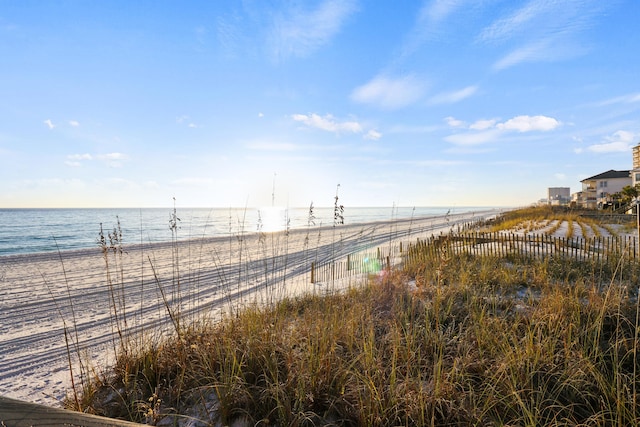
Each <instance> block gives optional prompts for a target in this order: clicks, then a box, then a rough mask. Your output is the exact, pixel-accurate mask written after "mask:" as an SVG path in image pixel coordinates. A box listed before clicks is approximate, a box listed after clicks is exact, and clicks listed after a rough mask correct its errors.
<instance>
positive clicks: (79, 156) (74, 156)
mask: <svg viewBox="0 0 640 427" xmlns="http://www.w3.org/2000/svg"><path fill="white" fill-rule="evenodd" d="M67 159H69V160H91V159H93V156H91V154H88V153H84V154H70V155H68V156H67Z"/></svg>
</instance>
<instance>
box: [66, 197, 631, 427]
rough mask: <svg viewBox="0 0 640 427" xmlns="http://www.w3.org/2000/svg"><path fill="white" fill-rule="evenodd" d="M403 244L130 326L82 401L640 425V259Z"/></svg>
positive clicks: (152, 415) (95, 405)
mask: <svg viewBox="0 0 640 427" xmlns="http://www.w3.org/2000/svg"><path fill="white" fill-rule="evenodd" d="M309 216H310V218H311V217H312V216H313V209H312V207H311V208H310V214H309ZM524 217H525V216H523V218H524ZM310 222H311V219H310ZM411 250H412V251H422V250H424V254H423V255H424V256H407V261H406V262H405V263H404V265H403V266H402V268H399V269H396V270H393V271H392V270H385V271H383V272H381V273H380V274H376V275H373V276H371V277H370V280H369V281H368V282H366V283H363V284H362V286H361V287H356V288H350V289H349V290H347V291H345V292H337V291H330V292H326V293H324V294H312V295H306V296H303V297H298V298H286V297H285V298H273V299H270V300H269V304H261V303H258V302H256V303H255V304H252V305H249V306H243V307H242V308H240V307H238V308H237V309H236V310H233V311H231V312H229V313H227V315H226V316H224V318H222V319H213V318H212V317H208V316H207V315H206V314H204V315H202V316H201V317H199V318H198V319H195V321H192V322H186V321H182V322H174V325H176V328H177V329H178V330H176V333H175V334H174V335H173V336H172V337H169V338H167V337H164V338H161V337H160V336H154V335H152V334H148V335H147V336H146V338H145V339H144V340H130V341H128V346H129V347H128V348H127V351H126V352H120V353H119V355H118V358H117V362H116V364H115V366H114V367H113V370H111V371H108V372H105V373H103V374H101V375H98V376H96V377H95V378H94V382H93V383H92V385H91V387H90V388H87V391H88V393H85V394H83V395H81V396H80V397H79V398H78V402H79V403H78V404H79V405H80V406H81V409H82V410H83V411H86V412H91V413H97V414H100V415H107V416H111V417H119V418H124V419H129V420H133V421H139V422H145V423H148V424H162V425H172V423H173V424H176V425H178V423H180V422H186V420H188V419H190V420H191V421H192V422H195V419H199V420H201V422H202V423H203V424H202V425H206V423H211V424H215V423H220V424H221V425H229V424H231V423H238V424H239V425H279V426H285V425H286V426H319V425H343V426H365V425H366V426H388V425H412V426H413V425H433V426H436V425H495V426H500V425H502V426H506V425H526V426H539V425H545V426H549V425H551V426H554V425H556V426H560V425H563V426H564V425H575V426H578V425H580V426H588V425H593V426H596V425H598V426H599V425H612V426H613V425H619V426H622V425H624V426H627V425H631V426H633V425H640V404H639V402H638V388H639V386H640V376H639V375H638V367H639V366H638V363H639V361H638V357H637V351H638V344H640V340H639V335H638V322H639V320H640V318H639V312H640V306H639V303H638V282H639V277H640V274H639V271H638V270H640V269H638V266H632V265H629V263H622V262H621V263H617V262H615V261H614V262H612V263H610V264H607V265H597V266H596V265H595V264H590V263H585V262H578V261H572V260H568V259H557V258H547V259H538V260H536V259H531V258H519V257H515V256H510V257H505V258H499V257H493V256H480V257H472V256H468V255H459V254H453V253H450V252H448V251H447V250H446V245H442V246H441V247H440V249H439V250H438V251H429V250H425V249H424V248H423V247H421V246H420V245H416V246H414V247H412V249H411ZM408 260H416V261H412V262H409V261H408ZM110 265H113V264H110ZM265 268H268V266H265ZM265 274H268V273H267V272H265ZM116 290H117V287H116ZM114 292H115V290H114ZM279 296H281V295H279ZM115 299H116V301H117V298H115ZM116 306H117V305H116ZM169 308H170V307H168V308H167V313H168V315H170V313H172V311H171V310H170V309H169ZM174 313H175V311H174ZM114 321H115V319H114ZM121 323H122V322H121Z"/></svg>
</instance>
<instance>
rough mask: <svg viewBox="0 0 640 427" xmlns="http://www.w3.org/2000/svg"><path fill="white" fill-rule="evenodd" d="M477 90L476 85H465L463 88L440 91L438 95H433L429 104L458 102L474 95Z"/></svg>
mask: <svg viewBox="0 0 640 427" xmlns="http://www.w3.org/2000/svg"><path fill="white" fill-rule="evenodd" d="M477 91H478V86H467V87H465V88H463V89H460V90H456V91H453V92H446V93H440V94H438V95H435V96H433V97H432V98H431V99H430V100H429V103H430V104H455V103H456V102H460V101H462V100H463V99H466V98H469V97H470V96H473V95H475V93H476V92H477Z"/></svg>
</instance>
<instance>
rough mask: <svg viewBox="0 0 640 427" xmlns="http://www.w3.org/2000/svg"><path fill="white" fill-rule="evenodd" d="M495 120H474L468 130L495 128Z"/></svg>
mask: <svg viewBox="0 0 640 427" xmlns="http://www.w3.org/2000/svg"><path fill="white" fill-rule="evenodd" d="M496 121H497V120H496V119H491V120H476V121H475V122H473V123H472V124H471V125H469V129H472V130H485V129H491V128H492V127H494V126H495V124H496Z"/></svg>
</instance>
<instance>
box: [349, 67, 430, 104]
mask: <svg viewBox="0 0 640 427" xmlns="http://www.w3.org/2000/svg"><path fill="white" fill-rule="evenodd" d="M425 90H426V84H425V83H424V82H423V81H422V80H420V79H418V78H417V77H415V76H413V75H407V76H402V77H395V78H390V77H386V76H377V77H375V78H373V80H371V81H369V82H368V83H365V84H364V85H362V86H360V87H357V88H356V89H354V90H353V92H352V93H351V100H353V101H355V102H358V103H362V104H371V105H375V106H377V107H380V108H384V109H391V110H393V109H398V108H402V107H406V106H408V105H411V104H413V103H415V102H417V101H418V100H420V99H421V98H422V96H423V94H424V92H425Z"/></svg>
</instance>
